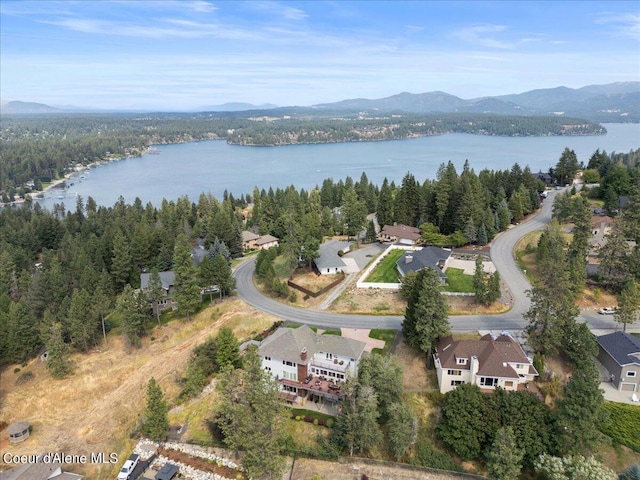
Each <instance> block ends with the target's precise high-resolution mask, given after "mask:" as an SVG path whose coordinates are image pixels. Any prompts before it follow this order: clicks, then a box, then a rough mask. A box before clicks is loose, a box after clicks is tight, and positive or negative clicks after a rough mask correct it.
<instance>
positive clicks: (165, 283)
mask: <svg viewBox="0 0 640 480" xmlns="http://www.w3.org/2000/svg"><path fill="white" fill-rule="evenodd" d="M159 275H160V282H161V283H162V290H164V298H163V299H162V300H160V301H159V302H157V303H156V302H153V304H152V306H151V309H152V310H153V314H154V315H155V314H156V310H160V311H161V312H162V311H164V310H166V309H167V308H170V307H172V306H173V301H172V300H171V292H173V288H174V285H175V283H176V274H175V272H172V271H168V272H159ZM150 278H151V274H150V273H141V274H140V289H142V290H143V291H145V290H149V279H150Z"/></svg>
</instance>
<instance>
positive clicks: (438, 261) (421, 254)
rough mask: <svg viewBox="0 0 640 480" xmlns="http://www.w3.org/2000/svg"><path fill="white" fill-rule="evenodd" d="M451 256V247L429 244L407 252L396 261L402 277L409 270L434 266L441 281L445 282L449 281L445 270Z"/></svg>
mask: <svg viewBox="0 0 640 480" xmlns="http://www.w3.org/2000/svg"><path fill="white" fill-rule="evenodd" d="M449 258H451V249H448V248H440V247H433V246H428V247H423V248H422V249H420V250H415V251H407V252H405V254H404V255H402V257H400V258H399V259H398V261H397V262H396V268H397V270H398V274H399V275H400V277H401V278H404V276H405V275H406V274H407V273H409V272H418V271H419V270H422V269H423V268H433V269H434V270H435V271H436V273H437V274H438V277H440V282H441V283H442V284H444V283H446V281H447V276H446V275H445V273H444V270H445V268H446V266H447V262H448V261H449Z"/></svg>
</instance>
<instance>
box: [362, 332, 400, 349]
mask: <svg viewBox="0 0 640 480" xmlns="http://www.w3.org/2000/svg"><path fill="white" fill-rule="evenodd" d="M396 335H398V331H397V330H379V329H377V328H374V329H372V330H371V332H369V337H371V338H375V339H376V340H383V341H384V348H374V349H373V350H372V353H379V354H381V355H386V354H387V353H389V350H390V349H391V345H393V341H394V340H395V339H396Z"/></svg>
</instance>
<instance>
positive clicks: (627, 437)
mask: <svg viewBox="0 0 640 480" xmlns="http://www.w3.org/2000/svg"><path fill="white" fill-rule="evenodd" d="M604 407H605V410H606V411H607V412H609V417H610V419H611V422H610V423H609V425H608V426H607V428H605V429H603V433H604V434H606V435H608V436H610V437H611V439H612V440H613V441H614V442H615V443H619V444H622V445H626V446H627V447H629V448H631V449H632V450H634V451H636V452H640V437H639V436H638V432H640V408H638V407H637V406H635V405H625V404H622V403H614V402H606V403H605V404H604Z"/></svg>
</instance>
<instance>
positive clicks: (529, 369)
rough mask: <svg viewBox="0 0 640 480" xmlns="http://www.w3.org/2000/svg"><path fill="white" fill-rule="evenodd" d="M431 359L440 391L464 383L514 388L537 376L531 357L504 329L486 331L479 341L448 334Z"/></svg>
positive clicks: (505, 388) (493, 387) (451, 388)
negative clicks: (459, 338)
mask: <svg viewBox="0 0 640 480" xmlns="http://www.w3.org/2000/svg"><path fill="white" fill-rule="evenodd" d="M433 359H434V362H435V366H436V373H437V375H438V387H439V388H440V392H442V393H446V392H448V391H450V390H453V389H454V388H456V386H458V385H460V384H463V383H473V384H475V385H478V386H479V387H480V388H482V389H489V390H495V389H496V388H497V387H501V388H502V389H504V390H510V391H515V390H518V387H519V386H520V385H523V386H526V385H527V383H528V382H531V381H533V380H534V378H535V377H536V376H537V375H538V372H537V371H536V369H535V368H534V367H533V360H532V359H530V358H528V357H527V355H526V354H525V353H524V350H522V347H521V346H520V345H519V344H518V342H516V341H515V340H514V339H513V338H512V337H511V335H509V334H508V333H504V332H503V333H502V334H501V335H499V336H492V335H491V334H487V335H485V336H484V337H482V338H481V339H480V340H455V339H454V338H453V337H452V336H450V335H449V336H447V337H444V338H443V339H441V340H440V342H439V343H438V347H437V348H436V353H435V354H434V355H433Z"/></svg>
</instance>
